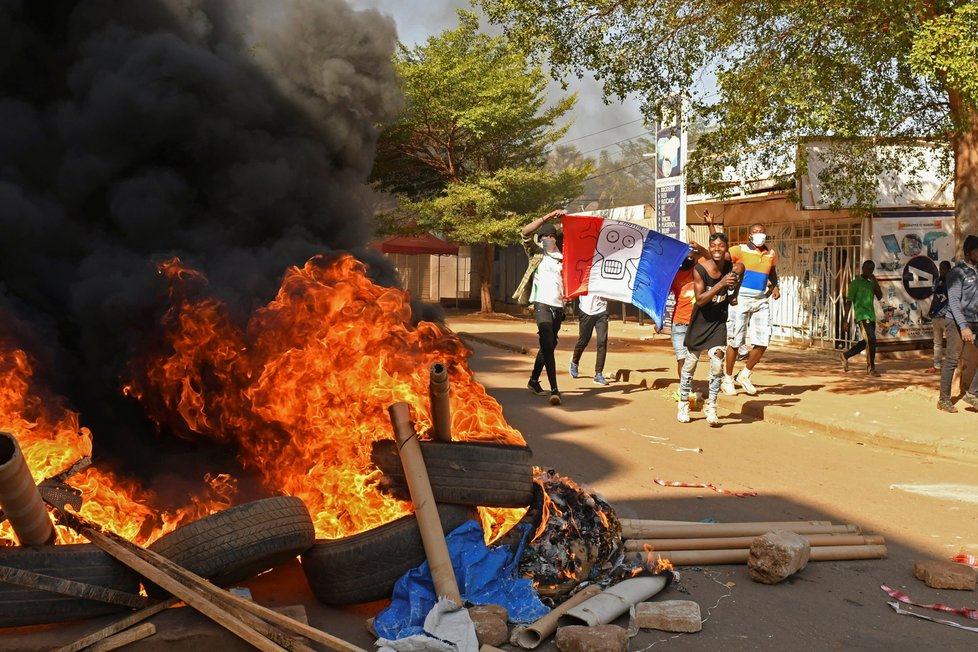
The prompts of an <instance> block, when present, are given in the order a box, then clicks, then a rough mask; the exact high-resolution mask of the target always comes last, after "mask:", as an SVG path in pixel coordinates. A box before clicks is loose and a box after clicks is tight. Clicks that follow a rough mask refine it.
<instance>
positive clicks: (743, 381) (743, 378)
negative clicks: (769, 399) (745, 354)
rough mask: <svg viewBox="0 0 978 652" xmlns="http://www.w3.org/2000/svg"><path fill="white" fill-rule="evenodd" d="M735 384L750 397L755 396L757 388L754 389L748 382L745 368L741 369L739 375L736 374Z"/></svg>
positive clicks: (748, 376) (748, 377) (748, 372)
mask: <svg viewBox="0 0 978 652" xmlns="http://www.w3.org/2000/svg"><path fill="white" fill-rule="evenodd" d="M737 384H738V385H740V386H741V387H743V388H744V391H745V392H747V393H748V394H750V395H751V396H754V395H755V394H757V388H756V387H754V383H752V382H751V381H750V371H748V370H747V368H746V367H745V368H743V369H741V370H740V373H739V374H737Z"/></svg>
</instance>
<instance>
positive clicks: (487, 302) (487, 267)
mask: <svg viewBox="0 0 978 652" xmlns="http://www.w3.org/2000/svg"><path fill="white" fill-rule="evenodd" d="M482 251H483V255H482V280H481V282H480V283H479V297H480V298H481V300H482V312H483V313H485V314H492V312H493V310H492V260H493V258H495V256H496V245H492V244H489V243H488V242H486V243H485V244H484V245H483V247H482Z"/></svg>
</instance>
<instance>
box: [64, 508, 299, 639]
mask: <svg viewBox="0 0 978 652" xmlns="http://www.w3.org/2000/svg"><path fill="white" fill-rule="evenodd" d="M81 534H82V535H83V536H84V537H85V538H87V539H88V540H89V541H91V542H92V543H94V544H95V545H97V546H98V547H99V548H101V549H102V550H104V551H105V552H107V553H109V554H110V555H112V556H113V557H115V558H116V559H118V560H119V561H121V562H122V563H123V564H125V565H126V566H128V567H129V568H131V569H133V570H134V571H136V572H137V573H139V574H141V575H143V576H144V577H146V578H147V579H149V580H151V581H153V582H155V583H156V584H158V585H160V586H161V587H163V589H165V590H166V591H169V592H170V593H171V594H172V595H174V596H175V597H178V598H180V599H181V600H183V601H184V602H185V603H187V605H189V606H191V607H193V608H194V609H196V610H197V611H199V612H200V613H202V614H204V615H205V616H207V617H208V618H210V619H211V620H213V621H214V622H216V623H217V624H218V625H220V626H221V627H224V628H225V629H227V630H228V631H230V632H232V633H233V634H235V635H236V636H238V637H240V638H241V639H242V640H244V641H246V642H247V643H249V644H250V645H253V646H254V647H256V648H258V649H259V650H264V651H265V652H281V651H282V650H285V649H286V648H285V647H283V646H281V645H279V644H277V643H275V642H273V641H271V640H269V639H268V638H267V637H266V636H264V635H262V634H261V633H259V632H258V631H257V630H256V629H255V628H254V627H252V626H250V624H246V623H245V622H244V621H242V620H241V619H240V618H238V617H237V616H235V615H232V614H230V613H228V612H227V611H225V610H224V609H223V608H221V607H220V606H219V605H217V604H215V603H214V602H212V601H210V600H208V599H207V598H206V597H205V596H204V595H202V594H201V593H199V592H198V591H196V590H194V589H192V588H190V587H189V586H187V585H185V584H184V583H183V582H181V581H180V580H178V579H177V578H175V577H173V576H171V575H169V574H167V573H165V572H163V571H161V570H160V569H159V568H157V567H156V566H154V565H153V564H151V563H149V562H148V561H146V560H145V559H142V558H141V557H139V556H138V555H136V554H135V553H134V551H133V550H131V549H129V548H127V547H125V546H123V545H122V544H121V543H119V542H118V541H115V540H113V539H112V538H110V537H109V536H107V535H105V534H103V533H101V532H97V531H95V530H93V529H92V528H90V527H84V528H82V529H81ZM130 545H135V544H130ZM187 572H188V573H189V571H187ZM195 577H196V576H195ZM200 581H201V582H203V579H202V578H200Z"/></svg>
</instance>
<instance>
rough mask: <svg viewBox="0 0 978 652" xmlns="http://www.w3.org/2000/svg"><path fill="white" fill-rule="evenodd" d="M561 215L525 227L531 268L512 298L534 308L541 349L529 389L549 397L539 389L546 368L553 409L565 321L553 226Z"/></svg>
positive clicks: (557, 397)
mask: <svg viewBox="0 0 978 652" xmlns="http://www.w3.org/2000/svg"><path fill="white" fill-rule="evenodd" d="M561 215H563V213H562V212H561V211H559V210H557V211H551V212H549V213H547V214H546V215H544V216H543V217H538V218H537V219H535V220H533V221H532V222H530V223H529V224H527V225H526V226H524V227H523V231H522V232H521V235H522V236H523V249H524V250H525V251H526V255H527V256H529V257H530V265H529V267H527V269H526V274H524V275H523V280H521V281H520V284H519V286H518V287H517V288H516V292H515V293H514V294H513V298H515V299H517V301H519V302H520V303H524V302H525V301H526V300H529V302H530V303H532V304H533V315H534V317H535V319H536V323H537V335H538V336H539V337H540V349H539V350H538V351H537V357H536V359H535V360H534V361H533V371H531V372H530V381H529V382H528V383H527V384H526V386H527V387H528V388H529V389H530V391H531V392H533V393H534V394H536V395H537V396H546V395H547V392H546V391H545V390H544V389H543V387H541V386H540V373H541V372H542V371H543V369H544V368H546V369H547V380H548V381H550V404H551V405H560V392H559V391H558V390H557V363H556V362H555V361H554V350H555V349H556V348H557V333H558V332H559V331H560V325H561V324H562V323H563V321H564V279H563V276H562V275H561V272H562V270H563V258H564V257H563V255H562V254H561V253H560V249H558V248H557V227H555V226H554V225H553V224H550V220H552V219H554V218H556V217H559V216H561ZM534 234H536V240H534Z"/></svg>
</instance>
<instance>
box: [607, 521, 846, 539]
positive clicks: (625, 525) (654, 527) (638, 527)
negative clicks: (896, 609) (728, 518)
mask: <svg viewBox="0 0 978 652" xmlns="http://www.w3.org/2000/svg"><path fill="white" fill-rule="evenodd" d="M618 520H619V521H620V522H621V536H622V537H624V538H625V539H665V538H667V537H663V536H661V535H660V534H659V533H660V532H661V531H662V530H663V528H672V527H685V526H693V527H695V528H704V529H705V528H711V527H717V526H720V525H723V526H738V527H748V526H755V529H756V528H765V529H764V532H770V531H771V530H788V531H790V532H795V531H796V530H794V529H792V528H796V527H801V526H803V525H832V523H830V522H829V521H750V522H745V523H702V522H696V521H654V520H649V519H638V518H622V519H618ZM690 536H697V535H690ZM719 536H742V535H735V534H724V535H719ZM668 538H670V539H679V538H682V537H678V536H677V537H673V536H670V537H668Z"/></svg>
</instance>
